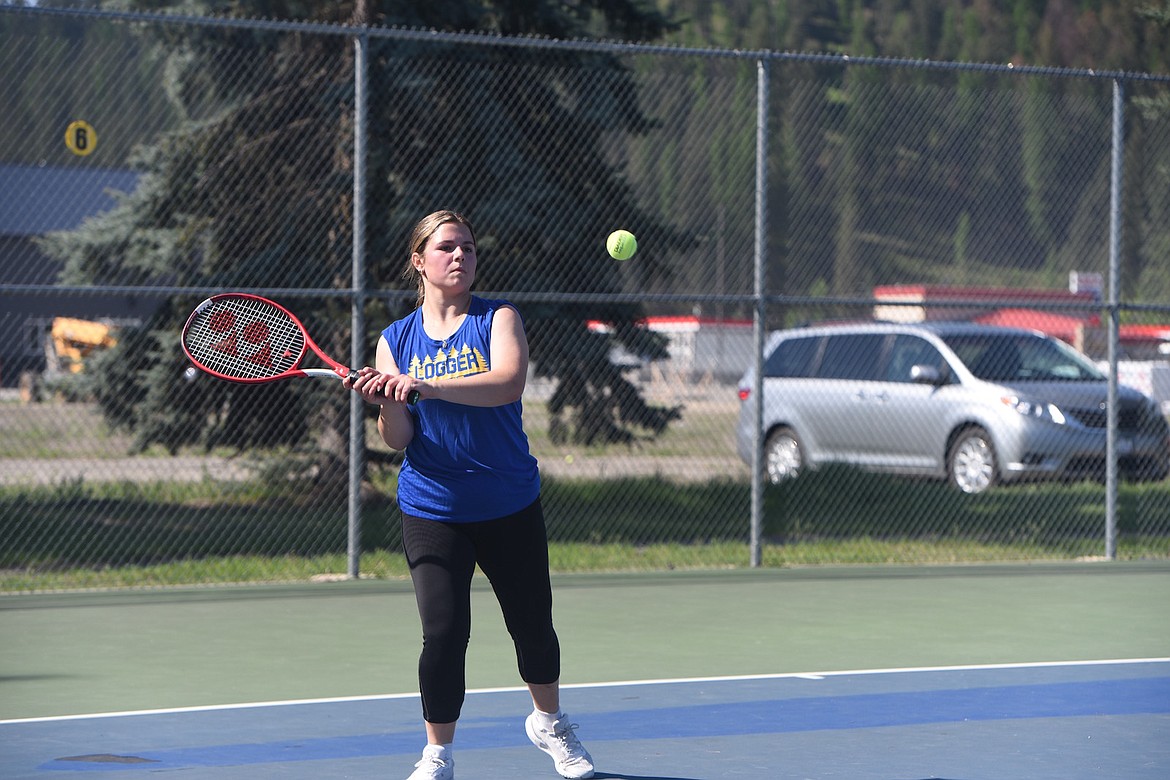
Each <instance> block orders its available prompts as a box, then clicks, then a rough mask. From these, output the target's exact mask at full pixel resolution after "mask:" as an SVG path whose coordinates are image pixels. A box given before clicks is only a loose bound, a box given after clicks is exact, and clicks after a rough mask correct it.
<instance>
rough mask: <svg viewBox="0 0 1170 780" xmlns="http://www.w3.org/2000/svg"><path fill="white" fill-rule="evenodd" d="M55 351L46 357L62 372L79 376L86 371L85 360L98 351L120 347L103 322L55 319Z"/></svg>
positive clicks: (53, 342)
mask: <svg viewBox="0 0 1170 780" xmlns="http://www.w3.org/2000/svg"><path fill="white" fill-rule="evenodd" d="M50 343H51V344H52V352H51V353H50V354H49V355H46V357H47V358H49V359H50V360H53V359H54V358H55V363H56V365H51V366H50V369H52V368H56V369H57V370H59V371H68V372H70V373H72V374H78V373H80V372H81V371H83V370H84V369H85V359H86V358H87V357H89V355H90V354H91V353H92V352H93V351H94V350H97V349H106V348H108V347H112V346H114V345H115V344H117V343H118V342H117V339H115V338H114V337H113V336H112V335H111V328H110V326H109V325H106V324H105V323H102V322H93V321H92V320H79V319H74V318H72V317H55V318H54V319H53V327H52V331H51V334H50Z"/></svg>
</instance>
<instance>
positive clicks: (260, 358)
mask: <svg viewBox="0 0 1170 780" xmlns="http://www.w3.org/2000/svg"><path fill="white" fill-rule="evenodd" d="M310 349H312V350H313V352H315V353H317V357H319V358H321V360H322V361H324V362H325V363H326V364H327V365H328V366H329V368H302V367H301V361H302V360H304V358H305V354H306V353H307V352H308V351H309V350H310ZM183 351H184V352H186V353H187V357H188V358H189V359H190V360H191V363H192V364H193V365H194V366H195V367H196V368H198V369H199V370H201V371H205V372H206V373H208V374H211V375H212V376H214V377H218V378H219V379H226V380H227V381H229V382H243V383H248V384H251V383H257V382H275V381H276V380H278V379H288V378H290V377H295V376H310V377H332V378H334V379H345V378H346V377H347V376H349V375H350V374H351V373H354V369H352V368H349V367H348V366H345V365H343V364H341V363H338V362H337V361H336V360H334V359H333V358H331V357H329V355H327V354H325V351H324V350H322V349H321V348H320V347H319V346H317V343H316V342H315V341H313V339H312V337H310V336H309V332H308V330H306V329H305V326H304V325H303V324H302V323H301V321H300V320H299V319H297V317H296V315H294V314H293V313H292V312H291V311H289V310H288V309H286V308H284V307H283V306H281V305H280V304H279V303H276V302H275V301H270V300H268V299H267V298H261V297H260V296H259V295H250V294H248V293H223V294H221V295H213V296H211V297H210V298H208V299H207V300H205V301H203V303H201V304H199V305H198V306H196V307H195V311H193V312H191V316H190V317H188V318H187V324H186V325H184V326H183ZM418 398H419V394H418V391H417V390H415V391H414V392H412V393H411V394H410V398H409V399H408V400H409V403H411V404H413V403H416V402H417V401H418Z"/></svg>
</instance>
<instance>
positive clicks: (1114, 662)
mask: <svg viewBox="0 0 1170 780" xmlns="http://www.w3.org/2000/svg"><path fill="white" fill-rule="evenodd" d="M1164 663H1170V657H1166V658H1114V659H1102V660H1096V661H1035V662H1030V663H1015V664H968V665H963V666H908V667H902V668H895V669H850V670H839V671H833V672H782V673H777V674H742V675H730V676H723V677H676V678H664V679H660V680H622V681H615V682H596V683H567V684H564V685H562V686H561V689H562V690H571V689H584V688H626V687H631V686H635V685H683V684H687V683H704V682H706V683H709V682H743V681H747V680H784V679H801V680H823V679H824V678H826V677H854V676H864V675H875V674H913V673H916V672H967V671H990V670H995V669H1050V668H1058V667H1072V666H1123V665H1132V664H1164ZM527 690H528V689H527V688H526V687H524V686H512V687H506V688H476V689H475V690H470V691H468V692H467V694H468V695H469V696H471V695H475V694H483V693H519V692H522V691H527ZM417 696H418V692H417V691H416V692H413V693H380V694H371V695H367V696H337V697H332V698H324V699H289V700H286V701H264V702H245V703H241V704H208V705H203V706H198V707H171V708H166V709H156V710H126V711H123V712H95V713H90V714H86V715H46V716H43V717H39V718H13V719H10V720H0V726H6V725H11V724H17V723H54V722H59V721H67V720H89V719H98V718H128V717H132V716H135V715H172V714H176V713H186V712H219V711H221V710H244V709H253V708H255V709H259V708H264V707H294V706H300V705H304V704H338V703H345V702H368V701H391V700H394V699H413V698H416V697H417Z"/></svg>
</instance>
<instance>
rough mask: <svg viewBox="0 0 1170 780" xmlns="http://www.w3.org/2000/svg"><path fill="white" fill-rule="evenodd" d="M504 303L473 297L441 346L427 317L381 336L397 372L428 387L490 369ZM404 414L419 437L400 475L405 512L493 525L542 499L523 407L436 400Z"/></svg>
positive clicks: (406, 320)
mask: <svg viewBox="0 0 1170 780" xmlns="http://www.w3.org/2000/svg"><path fill="white" fill-rule="evenodd" d="M502 306H511V304H510V303H508V302H507V301H489V300H485V299H483V298H477V297H475V296H472V298H471V305H470V308H469V309H468V311H467V316H466V317H465V318H464V320H463V324H461V325H460V326H459V330H457V331H455V333H454V334H453V335H452V336H451V337H450V338H449V339H447V341H446V342H445V343H444V342H441V341H436V340H434V339H432V338H430V337H429V336H427V334H426V331H425V330H423V320H422V311H421V310H420V309H415V310H414V311H413V312H411V313H410V314H408V315H407V316H405V317H403V318H402V319H400V320H398V321H396V322H394V323H393V324H391V325H390V327H388V328H386V329H385V330H384V331H382V337H383V338H384V339H386V343H387V345H389V347H390V354H391V355H392V356H393V358H394V362H395V363H396V364H397V365H398V370H399V371H401V372H403V373H406V374H410V375H411V376H413V377H415V378H417V379H421V380H423V381H425V382H442V381H444V380H446V379H455V378H456V377H461V376H469V375H471V374H478V373H481V372H484V371H488V370H490V369H491V365H490V364H489V361H488V358H489V356H490V355H491V330H492V317H493V316H494V314H495V312H496V310H497V309H499V308H500V307H502ZM407 409H409V410H410V413H411V414H412V415H413V417H414V438H412V439H411V441H410V444H408V445H407V447H406V453H405V459H404V461H403V463H402V469H401V471H400V472H399V475H398V505H399V507H400V508H401V509H402V511H403V512H404V513H406V514H409V515H414V516H415V517H423V518H426V519H429V520H444V521H447V522H455V523H467V522H476V521H480V520H492V519H495V518H498V517H504V516H506V515H510V514H512V513H513V512H518V511H520V510H521V509H523V508H525V507H526V506H528V505H529V504H531V503H532V502H533V501H535V500H536V499H537V498H538V497H539V495H540V472H539V471H538V469H537V464H536V458H534V457H533V456H532V454H531V453H530V452H529V451H528V437H527V436H525V435H524V427H523V424H522V422H521V417H522V413H523V409H522V405H521V403H520V401H519V400H517V401H513V402H512V403H510V404H505V405H503V406H494V407H480V406H465V405H462V404H456V403H451V402H449V401H443V400H440V399H437V398H430V399H424V400H422V401H419V402H418V403H417V404H415V405H414V406H408V407H407Z"/></svg>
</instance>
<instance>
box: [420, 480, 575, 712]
mask: <svg viewBox="0 0 1170 780" xmlns="http://www.w3.org/2000/svg"><path fill="white" fill-rule="evenodd" d="M402 544H403V547H404V549H405V551H406V561H407V563H408V564H409V565H410V576H411V579H413V580H414V593H415V598H416V599H417V601H418V612H419V616H420V617H421V618H422V631H423V648H422V654H421V655H420V656H419V662H418V680H419V690H420V691H421V692H422V707H423V718H425V719H426V720H427V721H428V722H430V723H452V722H454V721H456V720H458V719H459V713H460V711H461V710H462V708H463V699H464V695H465V693H466V687H467V686H466V674H465V662H466V658H467V643H468V641H469V640H470V638H471V578H472V575H473V574H474V573H475V566H476V564H477V563H478V564H479V567H480V569H482V570H483V573H484V574H486V575H487V577H488V580H489V581H490V582H491V585H492V590H494V591H495V594H496V599H497V600H498V601H499V602H500V608H501V610H502V611H503V614H504V623H505V625H506V626H507V627H508V633H509V634H510V635H511V636H512V642H513V644H515V646H516V663H517V666H518V668H519V670H520V678H521V679H522V680H524V681H525V682H526V683H535V684H547V683H552V682H556V681H557V680H558V679H559V678H560V674H561V648H560V643H559V642H558V640H557V634H556V631H554V630H553V622H552V586H551V585H550V583H549V575H548V537H547V535H546V532H545V527H544V512H543V511H542V509H541V505H540V499H539V498H538V499H537V500H536V501H535V502H533V503H532V504H531V505H529V506H528V507H526V508H525V509H522V510H520V511H519V512H516V513H515V514H512V515H508V516H507V517H501V518H499V519H497V520H485V521H482V522H476V523H443V522H437V521H435V520H424V519H422V518H419V517H413V516H411V515H403V517H402Z"/></svg>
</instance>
